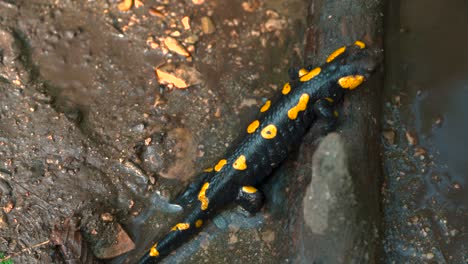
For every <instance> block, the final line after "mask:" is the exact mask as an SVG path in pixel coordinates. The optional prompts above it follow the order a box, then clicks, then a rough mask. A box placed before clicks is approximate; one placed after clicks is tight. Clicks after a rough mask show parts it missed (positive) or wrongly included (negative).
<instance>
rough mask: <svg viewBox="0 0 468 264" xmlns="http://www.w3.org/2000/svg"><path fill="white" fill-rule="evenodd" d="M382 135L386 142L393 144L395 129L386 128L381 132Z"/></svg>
mask: <svg viewBox="0 0 468 264" xmlns="http://www.w3.org/2000/svg"><path fill="white" fill-rule="evenodd" d="M382 134H383V137H384V138H385V139H386V140H387V142H388V143H389V144H391V145H393V144H395V131H393V130H386V131H384V132H382Z"/></svg>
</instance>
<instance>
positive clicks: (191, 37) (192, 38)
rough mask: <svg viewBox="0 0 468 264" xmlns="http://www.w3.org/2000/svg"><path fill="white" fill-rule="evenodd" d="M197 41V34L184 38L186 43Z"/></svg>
mask: <svg viewBox="0 0 468 264" xmlns="http://www.w3.org/2000/svg"><path fill="white" fill-rule="evenodd" d="M197 41H198V36H197V35H195V34H193V35H190V36H188V37H187V38H185V40H184V42H185V43H188V44H195V43H197Z"/></svg>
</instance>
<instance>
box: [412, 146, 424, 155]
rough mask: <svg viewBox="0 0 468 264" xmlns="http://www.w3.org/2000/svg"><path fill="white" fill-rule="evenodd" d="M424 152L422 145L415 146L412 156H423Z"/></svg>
mask: <svg viewBox="0 0 468 264" xmlns="http://www.w3.org/2000/svg"><path fill="white" fill-rule="evenodd" d="M426 153H427V151H426V150H425V149H424V148H422V147H415V148H414V156H415V157H419V156H423V155H425V154H426Z"/></svg>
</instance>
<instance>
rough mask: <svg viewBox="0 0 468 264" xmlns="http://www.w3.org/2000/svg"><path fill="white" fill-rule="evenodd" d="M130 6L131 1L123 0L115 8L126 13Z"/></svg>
mask: <svg viewBox="0 0 468 264" xmlns="http://www.w3.org/2000/svg"><path fill="white" fill-rule="evenodd" d="M132 5H133V0H124V1H122V2H121V3H120V4H119V5H118V6H117V8H118V9H119V10H120V11H128V10H130V8H132Z"/></svg>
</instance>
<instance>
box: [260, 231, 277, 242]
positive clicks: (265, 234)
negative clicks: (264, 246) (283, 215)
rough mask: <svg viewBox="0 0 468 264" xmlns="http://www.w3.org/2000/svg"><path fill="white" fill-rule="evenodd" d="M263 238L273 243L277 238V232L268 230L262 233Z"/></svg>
mask: <svg viewBox="0 0 468 264" xmlns="http://www.w3.org/2000/svg"><path fill="white" fill-rule="evenodd" d="M262 240H263V241H265V242H267V243H271V242H273V241H274V240H275V232H274V231H272V230H267V231H265V232H263V233H262Z"/></svg>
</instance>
